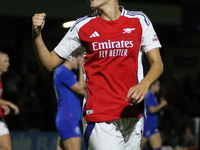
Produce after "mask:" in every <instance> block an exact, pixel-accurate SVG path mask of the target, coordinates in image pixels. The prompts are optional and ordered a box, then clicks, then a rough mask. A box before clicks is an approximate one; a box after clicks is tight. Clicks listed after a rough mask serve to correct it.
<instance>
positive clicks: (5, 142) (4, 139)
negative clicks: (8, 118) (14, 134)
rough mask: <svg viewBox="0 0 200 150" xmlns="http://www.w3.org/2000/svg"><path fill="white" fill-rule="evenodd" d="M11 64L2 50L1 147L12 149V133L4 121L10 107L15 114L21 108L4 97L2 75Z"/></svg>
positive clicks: (0, 73)
mask: <svg viewBox="0 0 200 150" xmlns="http://www.w3.org/2000/svg"><path fill="white" fill-rule="evenodd" d="M9 65H10V63H9V57H8V55H7V54H6V53H4V52H0V149H1V150H11V149H12V146H11V139H10V133H9V129H8V127H7V125H6V123H5V121H4V115H7V114H9V113H10V108H12V109H13V110H14V113H15V114H19V109H18V107H17V106H16V105H15V104H13V103H11V102H10V101H7V100H4V99H2V95H3V86H2V80H1V75H2V74H3V73H4V72H7V70H8V67H9ZM2 109H3V110H2Z"/></svg>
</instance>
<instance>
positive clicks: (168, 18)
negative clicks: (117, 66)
mask: <svg viewBox="0 0 200 150" xmlns="http://www.w3.org/2000/svg"><path fill="white" fill-rule="evenodd" d="M120 4H121V5H123V6H124V7H125V8H126V9H129V10H142V11H143V12H144V13H146V14H147V15H148V17H149V18H150V20H151V21H152V22H153V25H154V28H155V30H156V32H157V34H158V37H159V39H160V41H161V44H162V46H163V48H162V49H161V55H162V58H163V62H164V68H165V71H164V74H163V75H162V76H161V78H160V79H161V85H162V90H161V92H160V93H159V95H158V97H159V96H161V95H164V96H165V98H166V99H167V100H168V103H169V105H168V106H167V107H166V108H165V109H164V113H163V115H160V116H159V120H160V122H159V128H160V130H161V132H162V136H163V141H164V142H165V144H166V145H170V144H171V145H170V146H172V144H174V141H175V140H171V139H174V138H172V134H171V133H172V131H175V132H176V134H175V136H176V137H178V138H179V142H180V144H181V143H183V141H181V139H182V136H183V134H184V133H185V128H186V127H188V126H189V127H191V129H192V132H193V134H194V135H195V137H196V138H195V139H196V141H195V144H196V146H198V145H199V144H198V143H199V138H198V136H199V133H198V129H199V127H198V124H199V120H198V118H199V117H200V101H199V98H200V85H199V83H200V59H199V57H200V49H199V47H200V42H199V40H200V15H199V14H200V10H199V6H200V1H199V0H121V1H120ZM37 12H45V13H46V14H47V17H46V23H45V28H44V29H43V38H44V41H45V43H46V45H47V47H48V48H49V49H50V50H52V49H53V48H54V47H55V46H56V45H57V44H58V42H59V41H60V40H61V38H62V37H63V36H64V34H65V33H66V32H67V30H68V29H64V28H62V23H63V22H65V21H70V20H74V19H76V18H79V17H82V16H84V15H87V14H90V13H91V12H92V10H90V8H89V5H88V3H87V2H86V1H81V0H0V20H1V21H0V50H1V51H5V52H7V53H8V54H9V56H10V64H11V66H10V67H9V71H8V72H7V73H5V74H4V75H3V76H2V78H3V85H4V95H3V98H5V99H7V100H10V101H12V102H13V103H15V104H17V105H18V106H19V109H20V112H21V113H20V115H18V116H14V115H13V114H10V115H8V116H6V122H7V124H8V127H9V129H10V131H11V135H12V140H13V143H15V145H14V147H13V150H18V149H20V150H29V149H30V150H32V149H34V150H40V149H41V150H42V149H44V150H45V149H54V146H55V139H56V136H57V133H56V129H55V123H54V119H55V113H56V109H57V108H56V99H55V95H54V89H53V80H52V75H53V74H52V72H47V71H44V70H41V69H40V68H39V65H38V63H37V61H36V57H35V54H34V50H33V44H32V38H31V26H32V24H31V19H32V16H33V14H34V13H37ZM144 64H145V65H144V67H145V70H147V69H148V67H149V66H148V63H147V59H146V58H144ZM195 121H196V122H195ZM49 134H50V135H49ZM38 141H39V144H38ZM172 141H173V142H172ZM20 142H21V143H20ZM35 142H36V143H35ZM23 143H26V144H27V143H29V146H26V145H25V144H23ZM30 143H31V144H30ZM30 145H32V146H30ZM36 145H40V146H38V147H34V146H36Z"/></svg>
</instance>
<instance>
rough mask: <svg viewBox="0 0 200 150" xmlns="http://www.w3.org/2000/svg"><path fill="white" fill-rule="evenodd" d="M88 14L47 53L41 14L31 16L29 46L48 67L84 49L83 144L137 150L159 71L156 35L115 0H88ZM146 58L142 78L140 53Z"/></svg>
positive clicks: (141, 18)
mask: <svg viewBox="0 0 200 150" xmlns="http://www.w3.org/2000/svg"><path fill="white" fill-rule="evenodd" d="M90 7H91V8H92V9H94V10H96V11H95V12H94V13H93V14H92V15H88V16H85V17H82V18H79V19H77V21H76V23H75V24H74V25H73V26H72V27H71V28H70V29H69V31H68V32H67V34H66V35H65V36H64V37H63V39H62V40H61V41H60V43H59V44H58V45H57V46H56V47H55V49H54V50H53V51H52V52H49V51H48V49H47V47H46V46H45V44H44V42H43V39H42V35H41V29H42V28H43V27H44V21H45V20H44V19H45V17H46V14H45V13H41V14H35V15H34V16H33V18H32V19H33V20H32V21H33V30H32V31H33V39H34V46H35V50H36V53H37V57H39V63H41V64H42V65H43V66H44V67H46V68H47V69H49V70H53V69H54V68H55V67H56V66H57V65H59V64H60V63H61V62H62V61H63V59H68V60H70V59H71V53H72V52H73V51H74V50H75V49H77V48H78V47H79V46H81V45H83V46H84V47H85V49H86V55H85V57H84V58H85V61H84V70H85V72H86V84H87V95H86V96H85V100H84V106H83V128H84V140H85V143H86V147H87V148H88V149H90V150H102V149H114V150H122V149H126V150H129V149H131V150H133V149H134V150H138V149H140V145H141V138H142V129H143V105H144V104H143V99H144V97H145V95H146V94H147V92H148V89H149V86H150V85H151V84H152V83H153V82H154V81H155V80H156V79H157V78H158V77H159V76H160V75H161V74H162V72H163V63H162V59H161V57H160V52H159V48H160V47H161V45H160V42H159V40H158V37H157V35H156V33H155V31H154V29H153V26H152V23H151V22H150V20H149V19H148V17H147V16H146V15H145V14H144V13H142V12H138V11H128V10H126V9H124V8H123V7H122V6H119V5H118V1H117V0H91V1H90ZM143 53H145V54H146V55H147V57H148V60H149V62H150V65H151V67H150V69H149V71H148V73H147V75H146V76H145V77H143V66H142V54H143Z"/></svg>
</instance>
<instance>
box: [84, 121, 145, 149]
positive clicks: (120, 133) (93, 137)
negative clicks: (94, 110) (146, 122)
mask: <svg viewBox="0 0 200 150" xmlns="http://www.w3.org/2000/svg"><path fill="white" fill-rule="evenodd" d="M142 130H143V117H142V118H121V119H117V120H112V121H107V122H95V123H93V122H87V121H86V120H85V119H83V131H84V140H85V145H86V147H87V149H88V150H140V148H141V141H142Z"/></svg>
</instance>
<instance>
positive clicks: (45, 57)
mask: <svg viewBox="0 0 200 150" xmlns="http://www.w3.org/2000/svg"><path fill="white" fill-rule="evenodd" d="M45 17H46V14H45V13H40V14H35V15H34V16H33V17H32V36H33V43H34V49H35V53H36V57H37V60H38V62H39V64H40V66H41V67H44V68H46V69H47V70H49V71H52V70H53V69H54V68H56V67H57V66H58V65H59V64H61V62H62V61H63V59H62V58H61V57H59V56H58V55H57V53H56V52H55V51H52V52H50V51H49V50H48V49H47V47H46V45H45V44H44V41H43V39H42V34H41V30H42V29H43V27H44V24H45Z"/></svg>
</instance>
